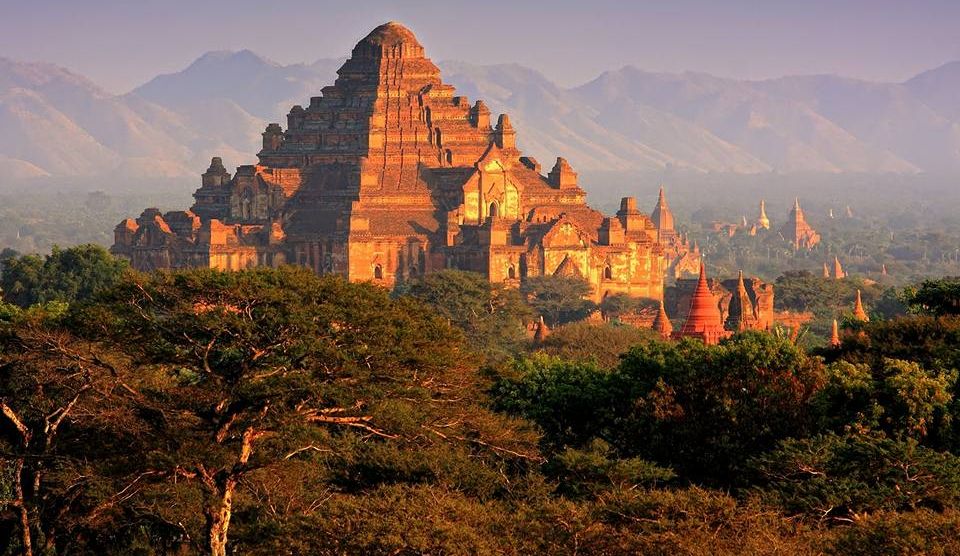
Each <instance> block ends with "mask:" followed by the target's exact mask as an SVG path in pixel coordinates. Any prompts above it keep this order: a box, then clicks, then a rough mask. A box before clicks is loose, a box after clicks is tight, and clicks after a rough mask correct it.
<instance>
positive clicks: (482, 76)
mask: <svg viewBox="0 0 960 556" xmlns="http://www.w3.org/2000/svg"><path fill="white" fill-rule="evenodd" d="M440 67H441V70H442V71H443V75H444V79H445V80H446V81H448V82H449V83H451V84H453V85H455V86H456V87H457V88H458V91H459V92H460V93H462V94H466V95H468V96H470V97H471V98H482V99H483V100H484V102H486V103H487V105H488V106H489V107H490V109H491V110H493V111H494V112H495V113H496V112H504V111H505V112H507V113H509V114H510V120H511V122H512V123H513V125H514V128H516V129H517V131H518V133H517V142H518V144H519V146H520V147H521V148H523V149H524V150H525V151H527V152H529V153H530V154H532V155H533V156H535V157H537V158H538V159H540V161H541V162H542V163H544V164H549V163H550V162H551V161H552V160H553V159H554V158H555V157H556V156H564V157H566V158H567V159H568V160H570V161H571V163H573V164H574V166H575V167H577V168H581V169H588V170H646V171H649V170H658V169H662V168H664V167H666V166H676V167H683V168H690V169H693V170H700V171H721V172H740V173H753V172H763V171H767V170H769V169H770V168H769V166H767V165H766V164H764V163H763V162H762V161H760V160H757V159H756V158H754V157H753V156H752V155H751V154H750V153H748V152H746V151H743V150H742V149H740V148H738V147H736V146H734V145H731V144H730V143H727V142H725V141H723V140H721V139H719V138H718V137H716V136H714V135H713V134H711V133H710V132H709V131H707V130H705V129H703V128H701V127H699V126H697V125H694V124H691V123H690V122H687V121H685V120H683V119H681V118H678V117H676V116H674V115H672V114H669V113H666V112H663V111H660V110H656V109H653V108H650V107H637V110H636V112H634V113H633V114H631V117H630V118H628V119H625V120H620V121H607V120H606V119H605V118H604V114H603V110H602V108H597V107H594V106H590V105H585V104H584V103H582V102H581V101H580V99H578V98H577V95H576V94H574V93H573V92H571V91H567V90H564V89H561V88H560V87H558V86H557V85H555V84H554V83H552V82H550V81H549V80H548V79H547V78H545V77H544V76H543V75H541V74H539V73H537V72H536V71H534V70H531V69H529V68H525V67H522V66H519V65H516V64H508V65H496V66H475V65H470V64H464V63H459V62H445V63H442V64H440Z"/></svg>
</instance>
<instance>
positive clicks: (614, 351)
mask: <svg viewBox="0 0 960 556" xmlns="http://www.w3.org/2000/svg"><path fill="white" fill-rule="evenodd" d="M659 339H660V336H659V335H658V334H657V333H656V332H654V331H653V330H651V329H645V328H637V327H636V326H631V325H622V324H607V323H599V324H597V323H592V322H571V323H569V324H564V325H563V326H559V327H557V328H555V329H553V330H552V331H551V332H550V335H549V336H547V338H546V339H545V340H544V341H543V343H542V344H539V345H536V346H533V347H534V348H535V349H537V350H540V351H543V352H545V353H547V354H549V355H554V356H557V357H559V358H561V359H564V360H567V361H572V362H583V363H586V362H592V363H595V364H596V365H598V366H600V367H601V368H604V369H610V368H613V367H616V366H617V365H618V364H619V363H620V356H621V355H623V354H624V353H626V352H627V351H628V350H629V349H630V348H631V347H632V346H634V345H636V344H642V343H646V342H652V341H654V340H659Z"/></svg>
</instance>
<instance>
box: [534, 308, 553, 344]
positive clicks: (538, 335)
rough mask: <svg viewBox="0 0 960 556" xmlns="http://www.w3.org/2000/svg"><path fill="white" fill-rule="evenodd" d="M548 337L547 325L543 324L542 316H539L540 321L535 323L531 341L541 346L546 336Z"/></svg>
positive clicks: (548, 329)
mask: <svg viewBox="0 0 960 556" xmlns="http://www.w3.org/2000/svg"><path fill="white" fill-rule="evenodd" d="M549 335H550V328H549V327H547V323H545V322H543V315H540V319H539V320H538V321H537V324H536V330H535V331H534V333H533V341H534V342H536V343H538V344H542V343H543V341H544V340H546V339H547V336H549Z"/></svg>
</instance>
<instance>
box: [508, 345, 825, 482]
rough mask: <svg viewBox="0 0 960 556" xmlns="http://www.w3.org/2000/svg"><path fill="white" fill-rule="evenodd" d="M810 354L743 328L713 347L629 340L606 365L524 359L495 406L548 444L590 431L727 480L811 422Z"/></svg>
mask: <svg viewBox="0 0 960 556" xmlns="http://www.w3.org/2000/svg"><path fill="white" fill-rule="evenodd" d="M822 383H823V370H822V368H821V365H820V363H819V361H818V360H816V359H812V358H808V357H806V356H805V355H804V353H803V352H802V351H801V350H800V349H799V348H797V347H796V346H795V345H793V344H792V343H791V342H789V341H788V340H786V339H778V338H775V337H773V336H771V335H769V334H764V333H759V332H750V333H743V334H738V335H736V336H734V337H733V338H732V339H730V340H727V341H725V342H723V343H721V344H720V345H719V346H707V345H704V344H703V343H702V342H699V341H695V340H685V341H682V342H677V343H664V342H648V343H642V344H638V345H635V346H633V347H632V348H631V349H630V350H629V351H628V352H627V353H626V354H625V355H624V356H623V360H622V361H621V363H620V365H619V366H618V367H616V368H614V369H612V370H610V371H604V370H601V369H598V368H596V367H594V366H592V365H583V364H573V363H567V362H563V361H559V360H550V359H548V358H539V359H537V358H534V359H532V360H530V361H528V362H524V363H523V364H522V365H521V367H520V368H519V369H518V376H516V377H507V378H504V379H503V380H502V382H501V383H500V384H499V385H498V386H497V388H496V389H495V391H494V392H495V398H496V400H497V404H498V405H497V406H498V407H500V408H501V409H503V410H505V411H509V412H511V413H516V414H518V415H522V416H525V417H527V418H530V419H533V420H534V421H535V422H536V423H537V424H538V425H540V427H541V428H542V429H543V431H544V440H543V441H544V444H545V446H546V447H547V449H548V450H556V449H561V448H562V447H564V446H571V447H576V448H582V447H583V446H586V445H587V444H588V443H589V442H590V441H591V440H592V439H594V438H599V439H601V440H604V441H605V442H607V443H608V444H610V445H611V446H612V447H613V449H614V450H615V452H616V453H617V455H618V456H619V457H634V456H636V457H642V458H645V459H649V460H652V461H654V462H655V463H658V464H660V465H665V466H670V467H673V468H675V469H676V470H677V472H678V473H679V474H680V475H681V476H682V477H687V478H693V479H697V480H709V481H714V482H717V483H720V484H726V485H729V484H735V483H737V482H738V481H740V480H741V474H740V472H741V471H742V470H743V468H744V466H745V464H746V460H747V459H748V458H749V457H750V456H751V455H757V454H759V453H761V452H763V451H765V450H767V449H770V448H772V447H773V446H775V445H776V443H777V442H778V441H779V440H782V439H783V438H787V437H790V436H795V435H798V434H803V433H804V431H807V430H809V429H810V428H811V425H812V422H811V416H810V401H811V397H812V396H813V394H814V393H815V392H816V391H817V390H818V389H819V388H820V387H821V385H822Z"/></svg>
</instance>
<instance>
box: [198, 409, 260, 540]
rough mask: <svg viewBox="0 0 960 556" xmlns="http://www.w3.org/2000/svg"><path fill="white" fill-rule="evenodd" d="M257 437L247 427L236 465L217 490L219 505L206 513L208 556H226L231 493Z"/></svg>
mask: <svg viewBox="0 0 960 556" xmlns="http://www.w3.org/2000/svg"><path fill="white" fill-rule="evenodd" d="M264 411H266V409H264ZM258 436H259V435H258V433H257V432H255V431H254V429H253V427H248V428H247V430H245V431H243V437H242V438H243V440H242V442H241V444H240V454H239V457H238V458H237V465H236V466H235V467H234V468H233V471H231V472H230V473H229V474H228V475H227V477H226V478H225V479H224V481H223V487H222V488H220V489H218V491H219V495H220V499H219V503H218V504H217V505H216V506H214V507H211V508H210V509H209V510H208V512H207V513H208V521H209V527H208V529H209V538H210V556H227V532H228V531H229V529H230V517H231V515H232V513H233V493H234V491H235V490H236V489H237V483H238V482H239V481H240V477H241V475H243V472H244V471H245V468H246V465H247V462H249V461H250V455H251V454H252V453H253V441H254V439H256V438H257V437H258Z"/></svg>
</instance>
